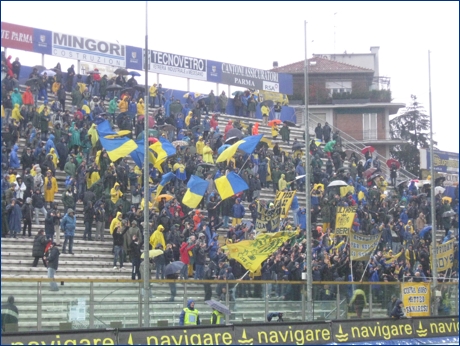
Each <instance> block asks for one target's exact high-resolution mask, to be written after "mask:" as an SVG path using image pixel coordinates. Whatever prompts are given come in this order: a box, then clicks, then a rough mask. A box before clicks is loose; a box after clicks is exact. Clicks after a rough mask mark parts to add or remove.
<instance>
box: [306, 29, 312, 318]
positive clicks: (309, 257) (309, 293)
mask: <svg viewBox="0 0 460 346" xmlns="http://www.w3.org/2000/svg"><path fill="white" fill-rule="evenodd" d="M304 34H305V37H304V44H305V71H304V80H305V209H306V213H305V214H306V215H305V216H306V218H307V222H306V226H307V229H306V230H305V231H306V236H307V249H306V250H307V251H306V252H307V320H308V321H312V320H313V300H312V291H313V284H312V267H311V265H312V253H311V251H312V250H311V241H312V239H311V207H310V203H311V200H310V196H309V195H310V193H309V192H310V151H309V149H308V148H309V143H310V127H309V121H308V91H309V90H308V89H309V88H308V60H307V21H304Z"/></svg>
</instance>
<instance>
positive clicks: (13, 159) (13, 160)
mask: <svg viewBox="0 0 460 346" xmlns="http://www.w3.org/2000/svg"><path fill="white" fill-rule="evenodd" d="M18 150H19V147H18V145H17V144H15V145H14V147H13V150H11V153H10V168H14V169H18V168H20V167H21V165H20V161H19V157H18Z"/></svg>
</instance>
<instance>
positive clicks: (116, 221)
mask: <svg viewBox="0 0 460 346" xmlns="http://www.w3.org/2000/svg"><path fill="white" fill-rule="evenodd" d="M122 215H123V214H122V213H121V212H120V211H119V212H117V215H116V216H115V217H114V218H113V219H112V222H111V223H110V227H109V230H110V234H113V232H114V230H115V228H117V227H121V221H122Z"/></svg>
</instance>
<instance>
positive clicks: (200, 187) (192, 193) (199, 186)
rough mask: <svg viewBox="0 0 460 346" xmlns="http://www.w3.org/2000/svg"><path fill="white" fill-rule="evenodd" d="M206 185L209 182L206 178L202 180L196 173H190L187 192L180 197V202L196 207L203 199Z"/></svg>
mask: <svg viewBox="0 0 460 346" xmlns="http://www.w3.org/2000/svg"><path fill="white" fill-rule="evenodd" d="M208 185H209V182H207V181H206V180H203V179H201V178H200V177H197V176H196V175H192V176H191V177H190V180H189V181H188V183H187V192H186V193H185V195H184V198H183V199H182V203H184V204H185V205H186V206H187V207H189V208H196V207H197V206H198V204H200V202H201V200H202V199H203V196H204V193H205V192H206V189H207V188H208Z"/></svg>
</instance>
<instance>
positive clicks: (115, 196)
mask: <svg viewBox="0 0 460 346" xmlns="http://www.w3.org/2000/svg"><path fill="white" fill-rule="evenodd" d="M121 196H123V192H121V191H120V184H118V182H117V183H115V185H113V188H112V189H111V190H110V200H111V201H112V203H113V204H116V203H117V202H118V200H119V199H120V197H121Z"/></svg>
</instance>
